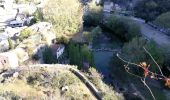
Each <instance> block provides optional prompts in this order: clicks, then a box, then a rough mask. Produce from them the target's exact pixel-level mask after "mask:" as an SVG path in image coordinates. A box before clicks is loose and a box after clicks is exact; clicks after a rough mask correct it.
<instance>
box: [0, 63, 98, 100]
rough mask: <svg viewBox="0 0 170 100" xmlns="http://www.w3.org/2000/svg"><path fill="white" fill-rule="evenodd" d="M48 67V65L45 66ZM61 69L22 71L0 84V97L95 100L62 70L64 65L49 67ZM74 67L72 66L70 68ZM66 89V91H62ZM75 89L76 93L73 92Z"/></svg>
mask: <svg viewBox="0 0 170 100" xmlns="http://www.w3.org/2000/svg"><path fill="white" fill-rule="evenodd" d="M46 66H48V65H46ZM49 66H53V67H54V68H55V67H61V69H58V68H55V70H54V69H53V68H50V67H49V68H41V65H37V66H36V70H30V71H28V70H22V71H20V72H19V76H18V77H15V78H14V77H8V79H6V78H5V79H4V81H5V82H4V83H3V84H0V96H1V98H3V99H5V100H19V99H24V100H33V99H40V100H49V99H52V100H58V99H59V100H62V99H63V98H64V99H66V100H71V99H73V100H81V99H83V100H95V97H94V96H93V94H92V93H91V92H90V90H89V89H88V88H87V87H86V85H85V84H84V83H83V82H82V81H81V80H80V79H79V78H78V77H77V76H76V75H75V74H73V73H72V72H70V71H69V70H64V69H62V67H65V65H49ZM70 67H74V66H70ZM64 87H67V90H63V88H64ZM75 89H76V91H75Z"/></svg>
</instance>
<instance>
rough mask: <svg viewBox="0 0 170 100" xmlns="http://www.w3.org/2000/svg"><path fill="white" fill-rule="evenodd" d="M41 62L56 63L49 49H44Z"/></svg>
mask: <svg viewBox="0 0 170 100" xmlns="http://www.w3.org/2000/svg"><path fill="white" fill-rule="evenodd" d="M43 61H44V63H45V64H55V63H57V59H56V58H55V57H54V55H53V52H52V50H51V48H50V47H48V48H46V49H45V51H44V52H43Z"/></svg>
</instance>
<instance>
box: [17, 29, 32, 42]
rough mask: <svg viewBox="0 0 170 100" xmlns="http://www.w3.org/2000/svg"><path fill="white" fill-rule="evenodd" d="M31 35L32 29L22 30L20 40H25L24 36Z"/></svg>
mask: <svg viewBox="0 0 170 100" xmlns="http://www.w3.org/2000/svg"><path fill="white" fill-rule="evenodd" d="M30 35H31V30H30V29H28V28H26V29H24V30H22V31H21V33H20V35H19V40H20V41H23V39H24V38H28V37H29V36H30Z"/></svg>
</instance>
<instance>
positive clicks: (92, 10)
mask: <svg viewBox="0 0 170 100" xmlns="http://www.w3.org/2000/svg"><path fill="white" fill-rule="evenodd" d="M102 13H103V12H102V7H101V6H99V5H96V3H95V2H94V0H92V1H91V2H90V3H89V9H88V14H87V15H85V16H84V24H85V25H92V26H97V25H99V24H100V22H101V21H102Z"/></svg>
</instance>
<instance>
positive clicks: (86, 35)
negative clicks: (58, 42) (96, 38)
mask: <svg viewBox="0 0 170 100" xmlns="http://www.w3.org/2000/svg"><path fill="white" fill-rule="evenodd" d="M83 37H84V38H85V40H86V41H87V42H89V43H91V42H92V41H93V37H92V35H91V34H90V33H89V32H83Z"/></svg>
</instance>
